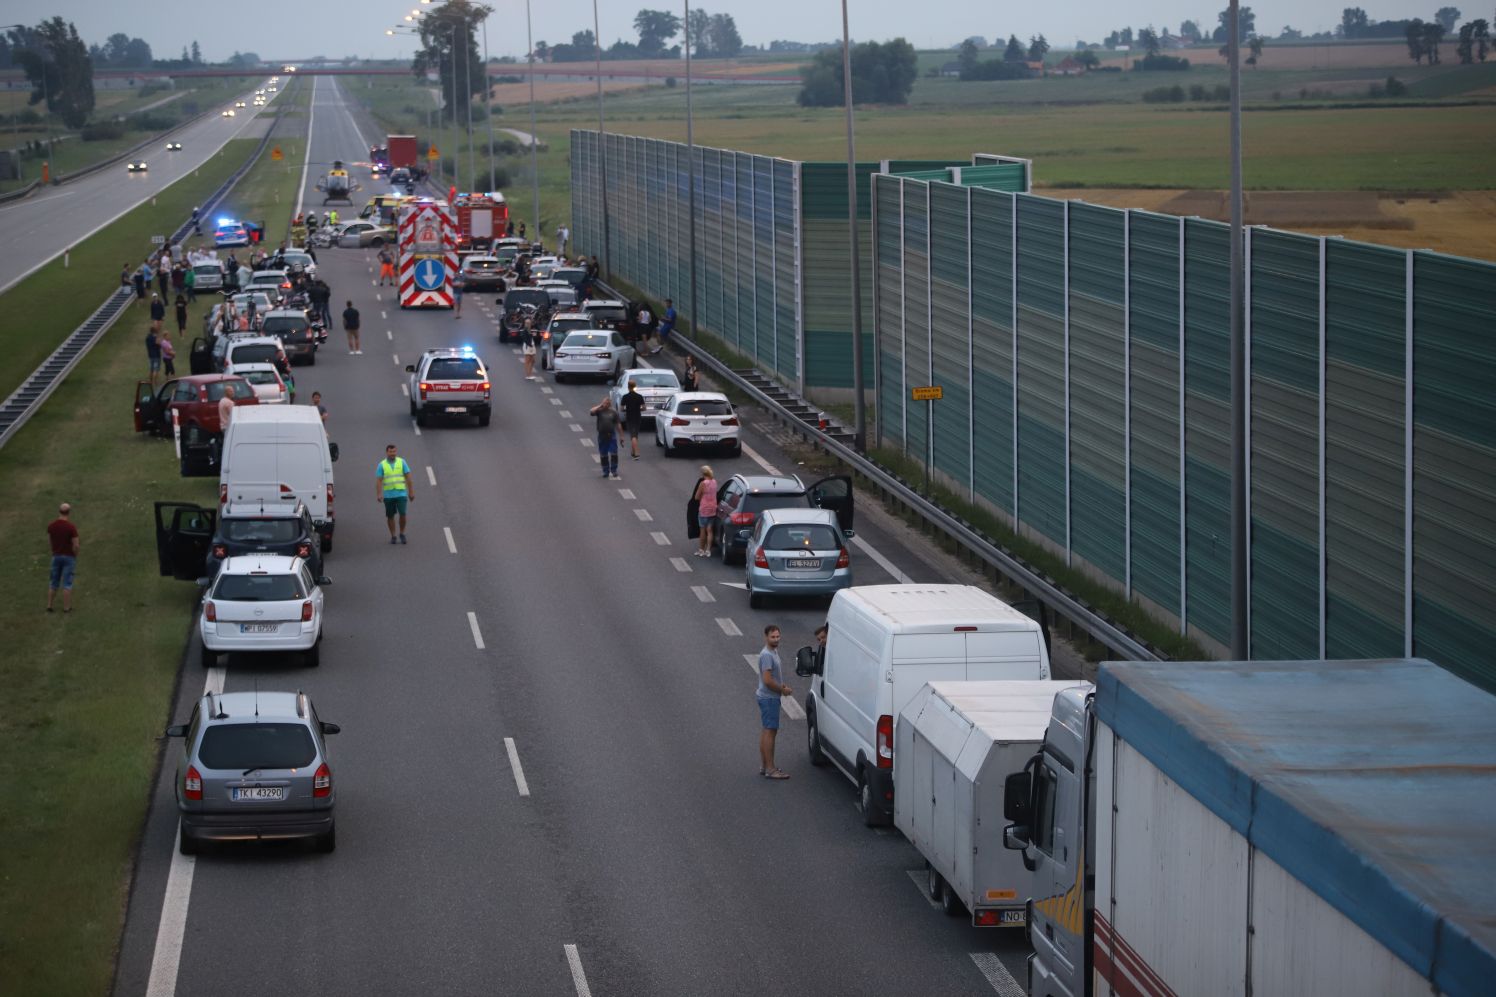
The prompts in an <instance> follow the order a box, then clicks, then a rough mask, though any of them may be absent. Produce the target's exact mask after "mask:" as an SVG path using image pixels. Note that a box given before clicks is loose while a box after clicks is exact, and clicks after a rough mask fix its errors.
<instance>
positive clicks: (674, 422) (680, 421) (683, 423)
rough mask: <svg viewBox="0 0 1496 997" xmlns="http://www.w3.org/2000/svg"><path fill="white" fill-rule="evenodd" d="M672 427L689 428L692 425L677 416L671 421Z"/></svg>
mask: <svg viewBox="0 0 1496 997" xmlns="http://www.w3.org/2000/svg"><path fill="white" fill-rule="evenodd" d="M670 425H672V426H689V425H690V423H689V422H687V421H686V420H684V419H682V418H681V417H680V416H676V417H675V418H674V419H671V420H670Z"/></svg>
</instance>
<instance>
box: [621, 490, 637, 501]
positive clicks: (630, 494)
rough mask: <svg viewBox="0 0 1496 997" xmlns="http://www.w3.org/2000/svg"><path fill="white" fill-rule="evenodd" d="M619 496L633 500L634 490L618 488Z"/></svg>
mask: <svg viewBox="0 0 1496 997" xmlns="http://www.w3.org/2000/svg"><path fill="white" fill-rule="evenodd" d="M618 497H619V498H622V499H628V500H630V501H633V498H634V490H633V489H632V488H620V489H618Z"/></svg>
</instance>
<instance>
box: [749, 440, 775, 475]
mask: <svg viewBox="0 0 1496 997" xmlns="http://www.w3.org/2000/svg"><path fill="white" fill-rule="evenodd" d="M742 447H743V456H745V457H748V458H750V459H751V460H753V461H754V462H755V463H757V464H758V466H759V467H761V468H763V469H764V473H765V474H778V473H779V468H777V467H775V466H774V465H773V464H770V463H769V462H768V461H766V460H764V455H763V454H761V453H759V452H758V451H757V450H755V449H753V448H752V447H750V446H749V445H748V444H746V443H744V444H742Z"/></svg>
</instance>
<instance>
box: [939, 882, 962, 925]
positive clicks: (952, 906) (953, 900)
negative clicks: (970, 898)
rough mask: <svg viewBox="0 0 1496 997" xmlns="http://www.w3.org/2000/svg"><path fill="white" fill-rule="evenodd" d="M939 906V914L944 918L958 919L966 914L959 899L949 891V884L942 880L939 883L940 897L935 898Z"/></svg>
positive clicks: (954, 893) (951, 890)
mask: <svg viewBox="0 0 1496 997" xmlns="http://www.w3.org/2000/svg"><path fill="white" fill-rule="evenodd" d="M935 899H936V900H937V901H938V902H939V904H940V913H942V914H944V915H945V916H946V917H960V916H961V915H962V914H964V913H966V905H965V904H963V903H962V902H961V898H960V897H958V896H956V891H955V890H953V889H951V884H950V883H947V882H946V881H945V880H944V879H942V880H941V881H940V896H938V897H936V898H935Z"/></svg>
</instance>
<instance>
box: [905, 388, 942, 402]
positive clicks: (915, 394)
mask: <svg viewBox="0 0 1496 997" xmlns="http://www.w3.org/2000/svg"><path fill="white" fill-rule="evenodd" d="M909 397H910V398H912V399H913V400H914V401H917V402H938V401H940V400H941V399H943V398H944V397H945V389H944V388H942V387H941V386H940V385H938V384H931V385H926V386H924V387H919V388H910V389H909Z"/></svg>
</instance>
